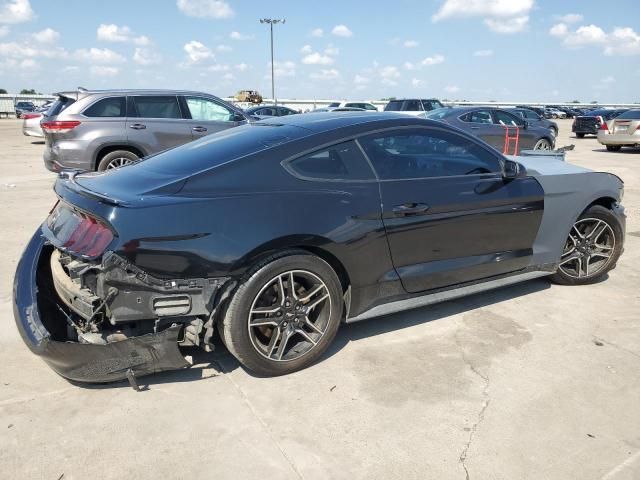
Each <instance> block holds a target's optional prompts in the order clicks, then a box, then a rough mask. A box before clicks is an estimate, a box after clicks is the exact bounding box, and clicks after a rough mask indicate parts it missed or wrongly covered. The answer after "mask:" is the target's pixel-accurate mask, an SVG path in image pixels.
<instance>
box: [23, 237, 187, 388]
mask: <svg viewBox="0 0 640 480" xmlns="http://www.w3.org/2000/svg"><path fill="white" fill-rule="evenodd" d="M45 242H46V239H45V237H44V236H43V235H42V232H41V230H40V229H38V230H37V231H36V233H35V234H34V236H33V237H32V238H31V240H30V241H29V244H28V245H27V248H26V250H25V252H24V253H23V255H22V258H21V259H20V262H19V264H18V268H17V270H16V275H15V279H14V285H13V313H14V317H15V321H16V324H17V326H18V330H19V331H20V335H21V336H22V339H23V340H24V342H25V343H26V344H27V346H28V347H29V349H30V350H31V351H32V352H33V353H35V354H36V355H39V356H41V357H42V358H43V359H44V360H45V361H46V362H47V363H48V364H49V366H50V367H51V368H53V370H55V371H56V372H57V373H59V374H60V375H62V376H63V377H66V378H68V379H70V380H74V381H78V382H92V383H104V382H111V381H115V380H122V379H125V378H127V371H129V370H131V371H132V372H133V373H134V374H135V375H136V376H140V375H147V374H151V373H156V372H160V371H164V370H175V369H179V368H184V367H187V366H188V365H189V363H188V362H187V361H186V360H185V358H184V357H183V356H182V354H181V353H180V350H179V348H178V334H179V331H180V327H179V326H172V327H169V328H167V329H165V330H163V331H161V332H158V333H150V334H145V335H141V336H138V337H133V338H128V339H126V340H122V341H118V342H113V343H107V344H104V345H98V344H84V343H78V342H72V341H64V340H57V339H55V336H54V335H52V332H50V331H49V330H48V329H47V327H46V326H45V324H47V321H46V318H45V317H43V315H47V314H48V312H47V309H48V308H49V309H50V308H51V305H46V304H47V299H45V298H43V297H44V292H42V291H40V290H41V288H40V287H39V285H38V269H39V267H40V264H41V262H42V257H43V255H44V253H45ZM46 260H48V259H46ZM47 263H48V262H47ZM48 301H49V304H50V303H51V299H49V300H48Z"/></svg>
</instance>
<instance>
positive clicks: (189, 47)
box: [182, 40, 215, 63]
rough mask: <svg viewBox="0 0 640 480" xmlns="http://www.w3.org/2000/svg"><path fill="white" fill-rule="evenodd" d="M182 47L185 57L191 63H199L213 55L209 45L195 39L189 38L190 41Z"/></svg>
mask: <svg viewBox="0 0 640 480" xmlns="http://www.w3.org/2000/svg"><path fill="white" fill-rule="evenodd" d="M182 48H183V49H184V51H185V52H186V53H187V57H188V59H189V62H191V63H199V62H202V61H203V60H211V59H213V58H214V57H215V55H214V54H213V52H212V51H211V49H210V48H209V47H207V46H205V45H204V44H202V43H200V42H198V41H196V40H191V41H190V42H188V43H185V44H184V46H183V47H182Z"/></svg>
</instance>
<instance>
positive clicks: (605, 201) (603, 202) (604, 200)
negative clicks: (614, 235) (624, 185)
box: [578, 196, 617, 218]
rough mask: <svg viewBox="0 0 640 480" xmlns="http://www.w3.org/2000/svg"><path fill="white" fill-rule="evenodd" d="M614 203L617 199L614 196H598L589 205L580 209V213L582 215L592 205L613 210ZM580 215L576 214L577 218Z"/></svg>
mask: <svg viewBox="0 0 640 480" xmlns="http://www.w3.org/2000/svg"><path fill="white" fill-rule="evenodd" d="M616 203H617V200H616V199H615V198H613V197H610V196H602V197H598V198H596V199H595V200H594V201H592V202H591V203H590V204H589V205H587V206H586V207H585V208H584V210H582V212H580V215H582V214H583V213H584V212H586V211H587V210H589V209H590V208H591V207H593V206H594V205H600V206H602V207H604V208H606V209H607V210H613V206H614V205H615V204H616ZM580 215H578V218H579V217H580Z"/></svg>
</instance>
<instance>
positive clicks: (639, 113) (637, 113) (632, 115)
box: [617, 109, 640, 120]
mask: <svg viewBox="0 0 640 480" xmlns="http://www.w3.org/2000/svg"><path fill="white" fill-rule="evenodd" d="M617 118H618V120H640V109H635V110H627V111H626V112H624V113H623V114H621V115H620V116H619V117H617Z"/></svg>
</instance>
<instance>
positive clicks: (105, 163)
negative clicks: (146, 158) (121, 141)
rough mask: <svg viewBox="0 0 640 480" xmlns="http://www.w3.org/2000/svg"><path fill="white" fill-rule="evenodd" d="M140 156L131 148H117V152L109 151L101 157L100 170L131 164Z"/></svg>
mask: <svg viewBox="0 0 640 480" xmlns="http://www.w3.org/2000/svg"><path fill="white" fill-rule="evenodd" d="M139 158H140V157H138V155H136V154H135V153H133V152H130V151H129V150H116V151H115V152H110V153H107V154H106V155H105V156H104V157H102V158H101V159H100V162H99V163H98V171H100V172H102V171H104V170H110V169H112V168H120V167H124V166H126V165H129V164H131V163H133V162H135V161H136V160H138V159H139Z"/></svg>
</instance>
